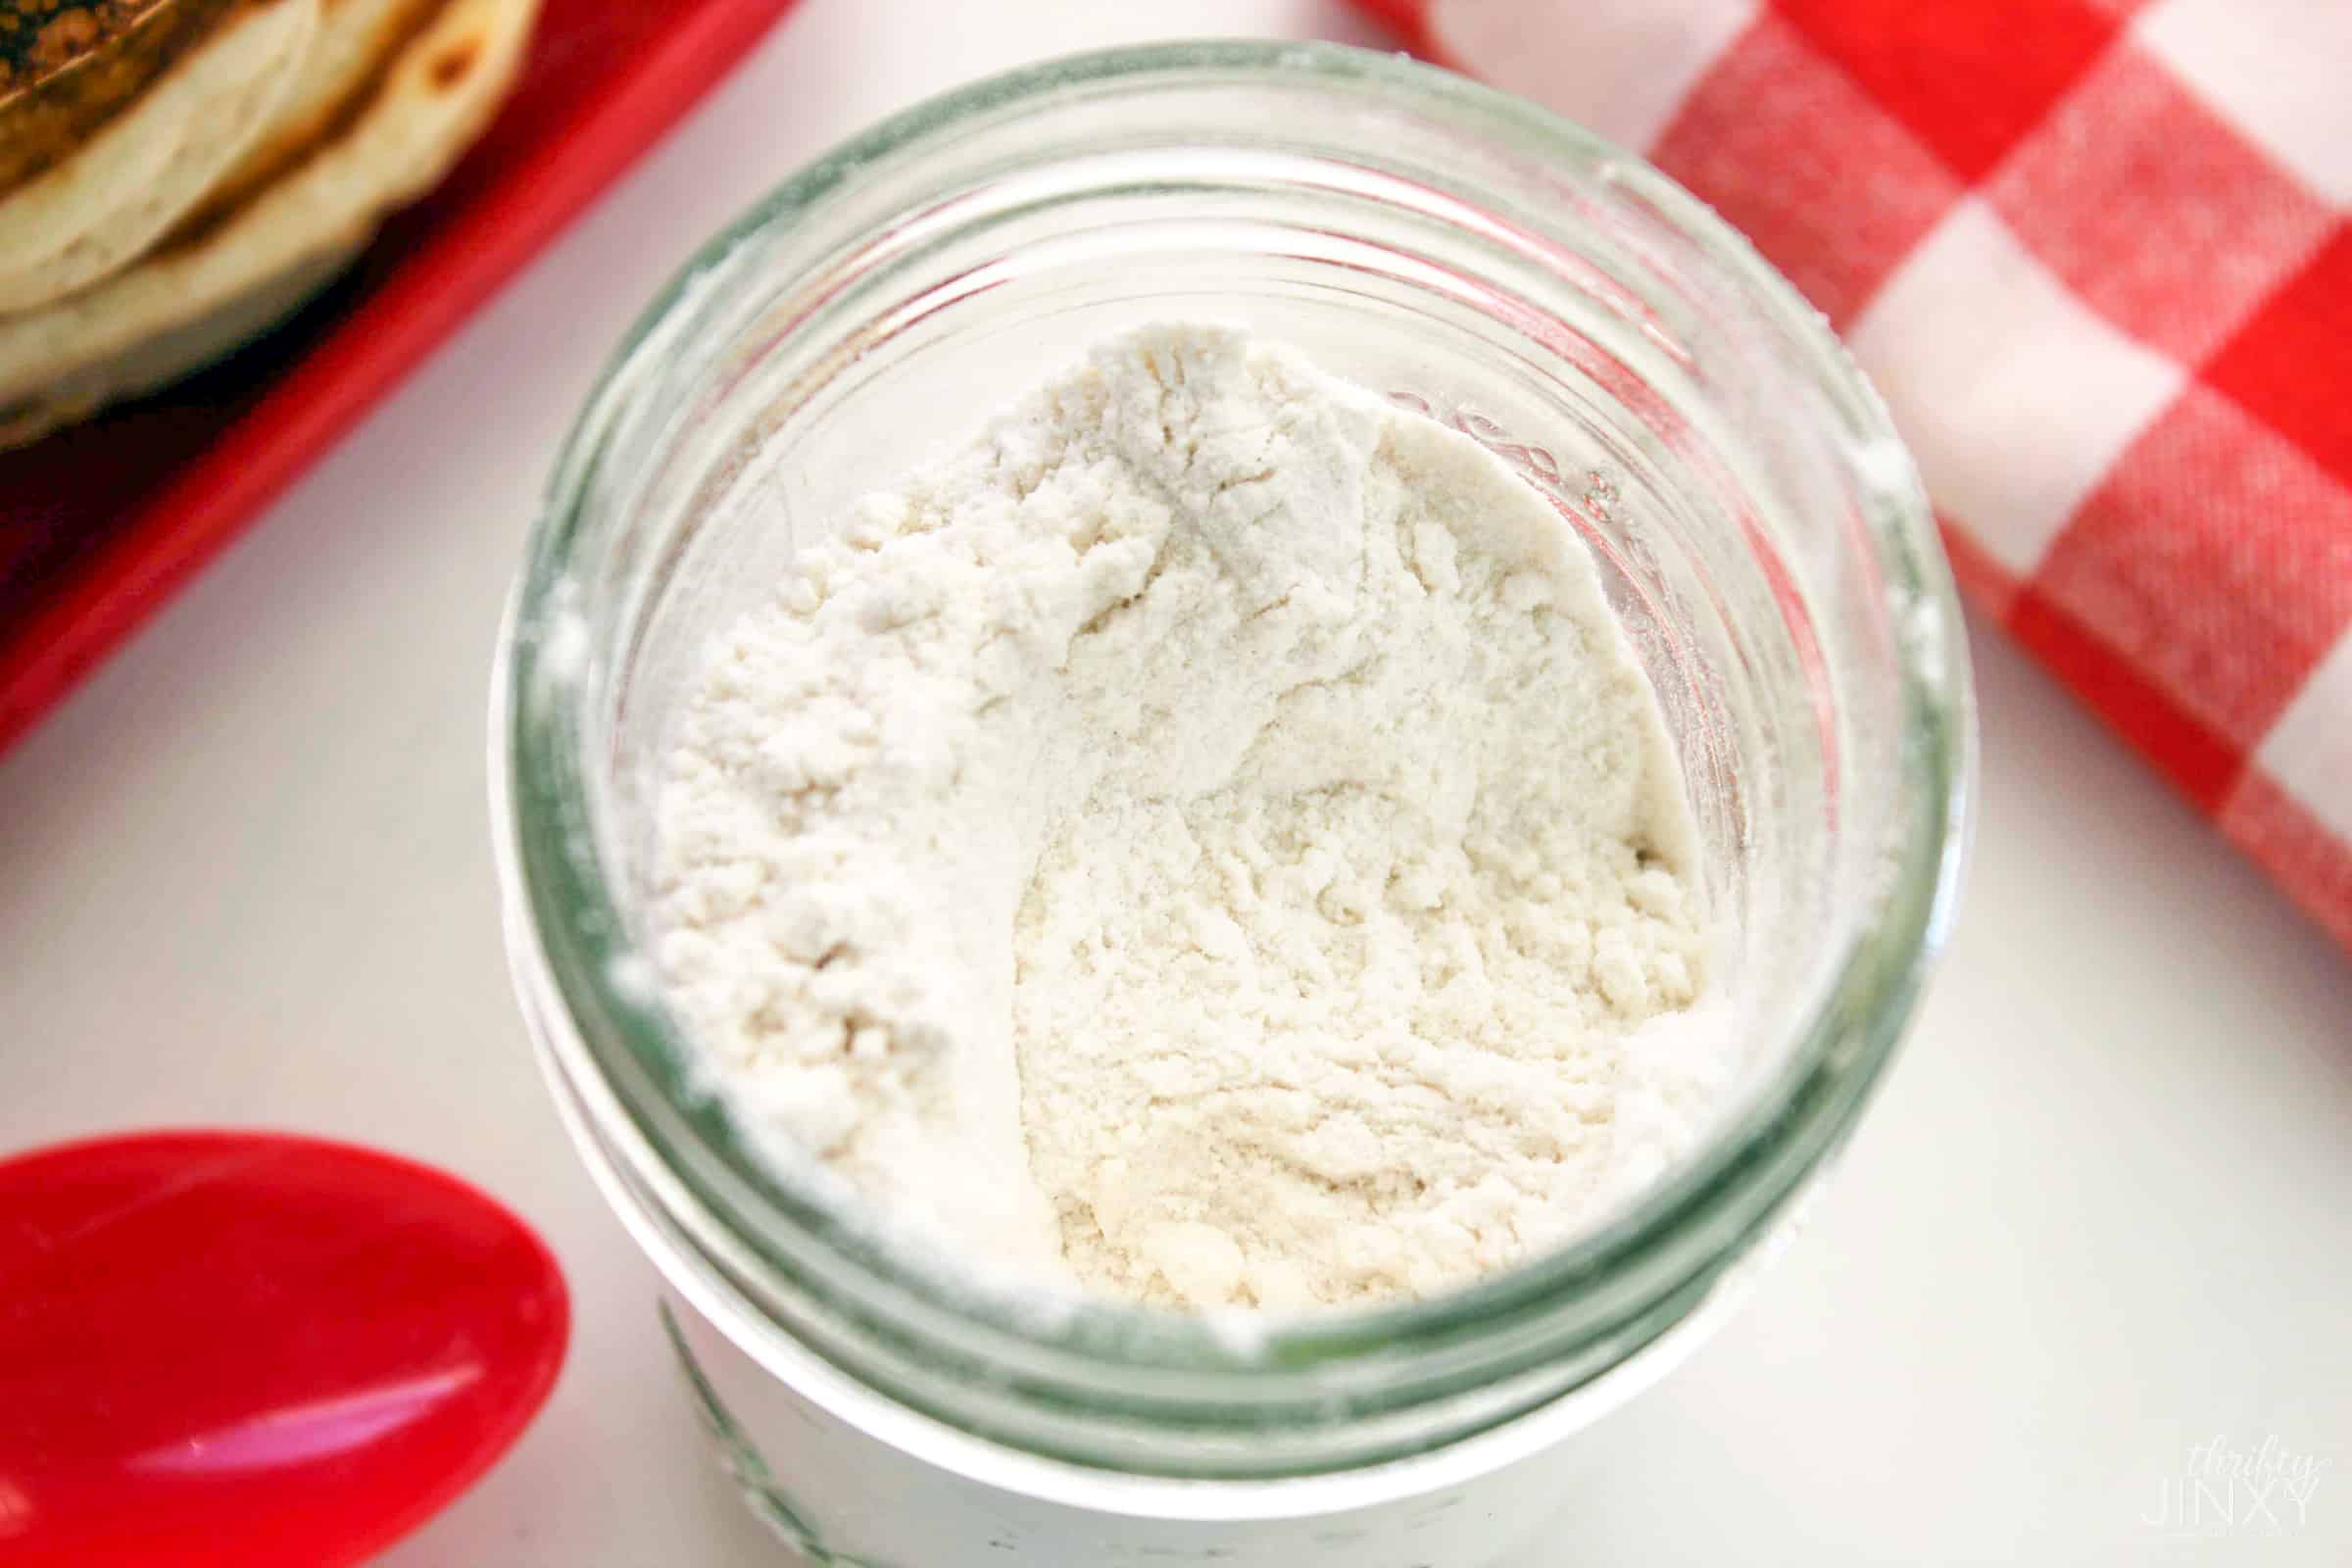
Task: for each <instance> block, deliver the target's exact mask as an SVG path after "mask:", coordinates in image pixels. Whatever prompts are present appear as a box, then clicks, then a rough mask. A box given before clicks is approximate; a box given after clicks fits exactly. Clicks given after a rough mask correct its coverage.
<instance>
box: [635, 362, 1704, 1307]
mask: <svg viewBox="0 0 2352 1568" xmlns="http://www.w3.org/2000/svg"><path fill="white" fill-rule="evenodd" d="M658 835H659V846H660V848H659V855H660V864H659V903H658V906H657V910H656V916H655V918H656V923H657V931H658V951H657V961H658V967H659V969H660V972H661V974H662V979H663V981H664V983H665V985H666V987H667V988H668V992H669V994H670V996H671V998H672V1001H673V1004H674V1005H676V1006H677V1008H678V1009H679V1011H680V1013H681V1016H682V1017H683V1019H684V1020H685V1022H686V1024H687V1026H688V1028H689V1030H690V1033H691V1034H692V1035H693V1037H694V1038H695V1040H696V1041H697V1043H698V1045H699V1047H700V1049H701V1051H702V1052H703V1053H704V1054H705V1056H706V1058H707V1062H708V1065H709V1066H710V1068H711V1073H712V1076H713V1078H714V1080H715V1081H716V1082H717V1084H718V1085H719V1086H720V1088H721V1089H722V1091H723V1092H724V1093H725V1094H726V1095H727V1096H728V1097H729V1100H730V1102H731V1103H732V1105H733V1106H734V1108H735V1111H736V1113H737V1114H738V1115H739V1116H740V1117H742V1118H744V1119H746V1120H747V1121H748V1122H750V1123H751V1124H752V1125H754V1126H755V1127H757V1128H759V1129H760V1131H762V1132H763V1133H767V1134H773V1135H777V1136H781V1137H783V1138H785V1139H788V1140H791V1141H793V1142H795V1143H797V1144H798V1145H800V1146H802V1147H804V1148H806V1149H808V1150H809V1151H812V1152H815V1153H816V1154H817V1156H818V1157H819V1158H821V1159H822V1160H823V1161H824V1162H825V1163H826V1164H827V1165H829V1166H830V1167H832V1168H833V1169H834V1170H836V1171H838V1172H839V1173H841V1174H842V1175H843V1176H845V1177H847V1178H848V1179H849V1180H850V1181H851V1182H852V1183H853V1184H854V1185H855V1186H856V1187H857V1188H858V1189H859V1190H860V1191H861V1192H862V1193H863V1194H864V1195H865V1196H866V1197H867V1198H868V1199H870V1200H871V1201H873V1202H874V1203H875V1204H877V1205H880V1206H881V1207H882V1209H883V1210H884V1211H885V1212H889V1213H893V1214H895V1215H897V1216H899V1217H901V1218H902V1219H904V1220H907V1221H909V1222H912V1223H913V1224H915V1225H917V1226H919V1227H921V1228H922V1229H923V1230H924V1231H925V1232H927V1234H929V1235H931V1236H933V1237H935V1238H937V1239H938V1240H939V1241H940V1243H941V1245H943V1246H946V1247H951V1248H954V1249H956V1250H957V1251H958V1252H959V1253H960V1254H961V1255H963V1256H965V1257H967V1258H969V1259H970V1260H971V1261H973V1262H974V1263H975V1264H976V1265H979V1266H982V1267H990V1268H996V1269H1010V1270H1015V1271H1018V1272H1021V1273H1023V1274H1027V1275H1030V1276H1034V1277H1038V1278H1042V1279H1048V1280H1053V1281H1056V1282H1060V1283H1063V1284H1067V1283H1069V1282H1072V1281H1074V1282H1075V1283H1076V1284H1077V1285H1078V1286H1080V1287H1082V1288H1083V1289H1085V1290H1088V1291H1091V1292H1095V1293H1100V1294H1103V1295H1108V1296H1112V1297H1117V1298H1125V1299H1142V1300H1148V1301H1157V1302H1166V1303H1187V1304H1193V1305H1198V1306H1224V1305H1239V1306H1252V1305H1254V1306H1262V1307H1270V1308H1284V1309H1290V1308H1300V1307H1312V1306H1316V1305H1321V1304H1335V1303H1347V1302H1360V1301H1369V1300H1375V1299H1393V1298H1397V1297H1408V1296H1417V1295H1423V1294H1426V1293H1429V1292H1432V1291H1435V1290H1439V1289H1442V1288H1444V1287H1446V1286H1449V1285H1454V1284H1459V1283H1462V1282H1464V1281H1467V1280H1469V1279H1471V1278H1472V1277H1474V1276H1476V1275H1478V1274H1480V1273H1482V1272H1484V1271H1487V1270H1491V1269H1495V1268H1497V1267H1501V1266H1503V1265H1506V1264H1509V1263H1511V1262H1513V1261H1515V1260H1517V1259H1520V1258H1523V1257H1525V1256H1527V1255H1528V1254H1529V1253H1530V1252H1532V1251H1534V1250H1540V1249H1542V1248H1544V1247H1545V1246H1547V1245H1552V1244H1556V1243H1558V1242H1560V1241H1562V1240H1564V1239H1566V1238H1568V1237H1569V1236H1571V1235H1573V1234H1574V1233H1576V1232H1577V1231H1579V1230H1580V1229H1582V1228H1585V1227H1587V1226H1589V1225H1590V1224H1591V1223H1593V1221H1594V1219H1595V1218H1597V1217H1598V1216H1599V1214H1600V1213H1601V1211H1602V1210H1603V1209H1605V1208H1606V1207H1607V1206H1609V1205H1611V1204H1613V1203H1615V1202H1616V1201H1619V1200H1621V1199H1622V1198H1623V1197H1624V1196H1625V1195H1626V1194H1627V1193H1629V1192H1630V1191H1632V1190H1634V1189H1636V1188H1638V1187H1640V1186H1641V1185H1642V1183H1644V1182H1646V1181H1647V1180H1649V1179H1650V1178H1652V1177H1653V1176H1654V1175H1655V1174H1656V1173H1657V1172H1658V1170H1659V1169H1660V1168H1661V1167H1662V1166H1663V1165H1664V1164H1665V1163H1666V1162H1667V1161H1668V1160H1670V1159H1672V1158H1673V1157H1674V1156H1675V1155H1676V1154H1677V1153H1679V1152H1682V1150H1683V1149H1685V1148H1686V1147H1687V1146H1688V1145H1689V1144H1690V1143H1691V1141H1692V1139H1693V1138H1694V1137H1695V1135H1696V1133H1697V1131H1698V1130H1699V1128H1700V1126H1701V1124H1702V1122H1703V1121H1704V1119H1705V1118H1706V1116H1707V1115H1708V1113H1709V1112H1710V1111H1711V1110H1712V1109H1713V1108H1714V1104H1715V1103H1716V1101H1718V1100H1719V1099H1720V1098H1721V1093H1722V1087H1723V1085H1724V1083H1725V1082H1726V1080H1727V1079H1728V1077H1729V1075H1730V1071H1729V1070H1730V1067H1731V1064H1732V1050H1733V1048H1732V1044H1731V1042H1730V1040H1729V1039H1728V1038H1726V1036H1727V1034H1728V1031H1725V1030H1722V1029H1720V1028H1710V1027H1703V1026H1702V1024H1703V1022H1704V1020H1707V1019H1709V1018H1713V1017H1717V1016H1718V1014H1716V1013H1714V1012H1712V1011H1711V1010H1706V1009H1702V1010H1700V1011H1698V1012H1696V1013H1692V1012H1691V1011H1690V1009H1691V1008H1692V1007H1693V1005H1694V1004H1696V1003H1698V1002H1699V1001H1700V1000H1701V997H1702V993H1703V991H1704V988H1705V984H1706V978H1707V977H1706V976H1705V974H1704V973H1703V972H1702V957H1703V947H1704V945H1703V943H1702V941H1701V937H1700V932H1699V925H1698V919H1697V912H1696V909H1695V907H1694V906H1695V898H1694V894H1693V888H1692V879H1693V877H1694V874H1695V872H1694V866H1693V864H1692V861H1693V857H1694V855H1695V853H1696V852H1695V850H1694V847H1693V844H1692V837H1691V826H1690V813H1689V806H1688V802H1687V800H1686V799H1685V797H1684V793H1683V786H1682V781H1681V778H1680V775H1679V772H1678V770H1677V768H1676V764H1675V761H1674V758H1673V755H1672V751H1671V748H1670V745H1669V743H1668V741H1667V738H1666V735H1665V732H1664V728H1663V725H1662V721H1661V719H1660V717H1659V713H1658V711H1657V706H1656V702H1655V699H1654V697H1653V696H1652V694H1651V692H1650V690H1649V688H1648V686H1647V684H1646V682H1645V681H1644V679H1643V677H1642V673H1641V671H1640V669H1639V667H1638V665H1637V664H1636V662H1635V661H1634V658H1633V655H1632V652H1631V650H1630V648H1629V646H1628V644H1627V642H1626V639H1625V636H1624V634H1623V632H1622V631H1621V629H1620V628H1619V627H1618V625H1617V623H1616V621H1615V619H1614V618H1613V617H1612V615H1611V614H1610V613H1609V611H1608V609H1607V607H1606V605H1605V604H1604V602H1603V600H1602V596H1601V592H1600V588H1599V584H1598V581H1597V578H1596V576H1595V572H1594V569H1593V565H1592V564H1591V563H1590V561H1589V560H1588V559H1587V557H1586V555H1585V554H1584V551H1583V549H1582V547H1581V546H1579V545H1578V544H1577V543H1576V542H1575V540H1574V539H1573V537H1572V536H1571V534H1570V532H1569V530H1568V529H1567V527H1566V525H1565V524H1564V523H1563V522H1562V520H1561V519H1560V517H1559V515H1557V514H1556V513H1555V512H1554V511H1553V510H1552V509H1551V507H1550V506H1549V505H1548V504H1546V503H1545V502H1544V500H1543V499H1542V497H1541V496H1539V495H1538V494H1537V493H1536V492H1535V491H1533V490H1532V489H1530V488H1529V487H1528V486H1527V485H1526V484H1524V483H1522V482H1521V481H1520V480H1519V479H1518V478H1516V477H1515V476H1514V475H1513V474H1512V473H1511V472H1510V470H1509V469H1508V468H1506V467H1505V466H1503V465H1502V464H1501V462H1500V461H1499V460H1498V459H1496V458H1495V456H1493V455H1492V454H1490V453H1488V452H1487V451H1486V450H1484V449H1483V448H1481V447H1480V446H1478V445H1477V444H1476V443H1474V442H1472V441H1470V440H1469V439H1468V438H1466V437H1464V436H1461V435H1459V434H1456V433H1455V432H1453V431H1450V430H1447V429H1445V428H1443V427H1441V426H1440V425H1438V424H1436V423H1434V422H1432V421H1431V420H1429V419H1427V418H1425V417H1421V416H1419V415H1415V414H1409V413H1405V412H1402V411H1400V410H1397V409H1393V408H1391V407H1390V406H1389V405H1388V404H1386V403H1385V402H1384V401H1382V400H1381V399H1379V398H1377V397H1375V396H1374V395H1372V394H1371V393H1369V392H1366V391H1364V390H1362V389H1360V388H1357V387H1354V386H1352V385H1349V384H1347V383H1344V382H1341V381H1338V380H1336V379H1334V378H1332V377H1330V376H1327V375H1325V374H1323V373H1322V372H1321V371H1319V370H1317V369H1316V368H1313V367H1312V366H1311V365H1309V364H1307V363H1305V362H1304V361H1302V360H1301V359H1300V358H1299V357H1298V356H1297V355H1296V354H1294V353H1292V352H1290V351H1287V350H1285V349H1282V348H1278V347H1275V346H1272V345H1269V344H1266V343H1261V342H1257V341H1253V340H1251V339H1250V338H1248V337H1246V336H1244V335H1241V334H1239V333H1237V332H1234V331H1230V330H1226V329H1220V328H1207V327H1195V326H1158V327H1152V328H1148V329H1145V330H1143V331H1139V332H1136V333H1133V334H1131V335H1128V336H1124V337H1120V338H1118V339H1115V340H1113V341H1110V342H1107V343H1104V344H1103V345H1102V346H1100V347H1099V348H1098V349H1096V350H1095V352H1094V353H1093V355H1092V356H1091V357H1090V359H1089V360H1088V362H1087V363H1086V364H1085V365H1084V366H1082V367H1080V368H1076V369H1074V370H1072V371H1070V372H1069V373H1067V374H1065V375H1063V376H1062V377H1060V378H1059V379H1057V380H1054V381H1053V382H1052V383H1051V384H1049V385H1046V386H1044V387H1041V388H1039V389H1037V390H1035V391H1033V392H1031V393H1029V394H1028V395H1027V396H1026V397H1024V398H1022V399H1021V400H1020V401H1019V402H1017V403H1015V404H1014V405H1012V406H1011V407H1010V408H1008V409H1007V410H1005V412H1004V413H1003V414H1001V415H1000V416H998V417H996V419H995V420H994V421H993V422H992V423H991V424H990V425H989V426H988V427H987V429H985V430H984V431H982V432H980V434H979V435H978V436H977V438H976V439H974V440H973V441H972V442H971V443H970V444H969V445H968V446H966V447H964V448H963V449H962V450H961V451H959V452H956V453H955V454H954V455H952V456H950V457H948V458H946V459H945V460H944V461H941V462H938V463H937V464H935V465H934V466H930V467H927V468H925V469H923V470H921V471H920V472H917V473H915V474H914V475H913V476H912V477H910V478H907V480H905V481H904V482H903V483H901V484H900V485H899V486H898V487H897V488H896V489H893V490H890V491H886V492H882V493H879V494H876V495H873V496H870V497H868V498H867V499H866V500H864V501H863V502H861V503H860V504H859V505H858V508H857V509H856V515H855V516H854V517H853V518H851V519H849V520H848V522H847V525H846V527H845V528H844V529H843V530H842V532H841V535H840V537H839V538H838V539H837V540H834V541H832V542H828V543H823V544H819V545H816V546H814V547H813V548H810V549H809V550H807V551H805V552H804V553H803V554H802V555H801V557H800V558H799V561H798V562H797V564H796V570H795V572H794V574H793V575H792V576H791V577H790V578H789V579H788V580H786V581H784V582H782V583H780V584H778V586H777V590H776V592H775V594H774V595H773V597H772V599H771V600H769V601H768V602H767V603H764V604H762V605H761V606H760V607H759V608H758V609H756V610H754V611H753V612H751V613H748V614H746V615H745V616H743V617H742V618H741V619H740V620H739V621H738V622H737V623H735V624H734V625H733V626H731V627H729V628H727V629H726V630H725V631H724V632H723V633H722V634H721V635H719V636H717V637H715V638H714V639H713V640H712V643H711V648H710V649H709V652H708V655H707V659H706V662H705V664H704V666H703V668H702V671H701V673H700V675H699V678H698V680H697V682H696V685H695V689H694V692H693V695H692V697H691V700H690V702H689V704H688V706H687V708H686V711H684V712H683V714H682V715H681V717H680V719H679V721H678V727H677V730H676V750H675V755H674V758H673V759H672V760H671V762H670V765H669V772H668V777H667V779H666V781H665V784H664V786H663V793H662V798H661V801H660V806H659V822H658Z"/></svg>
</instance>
